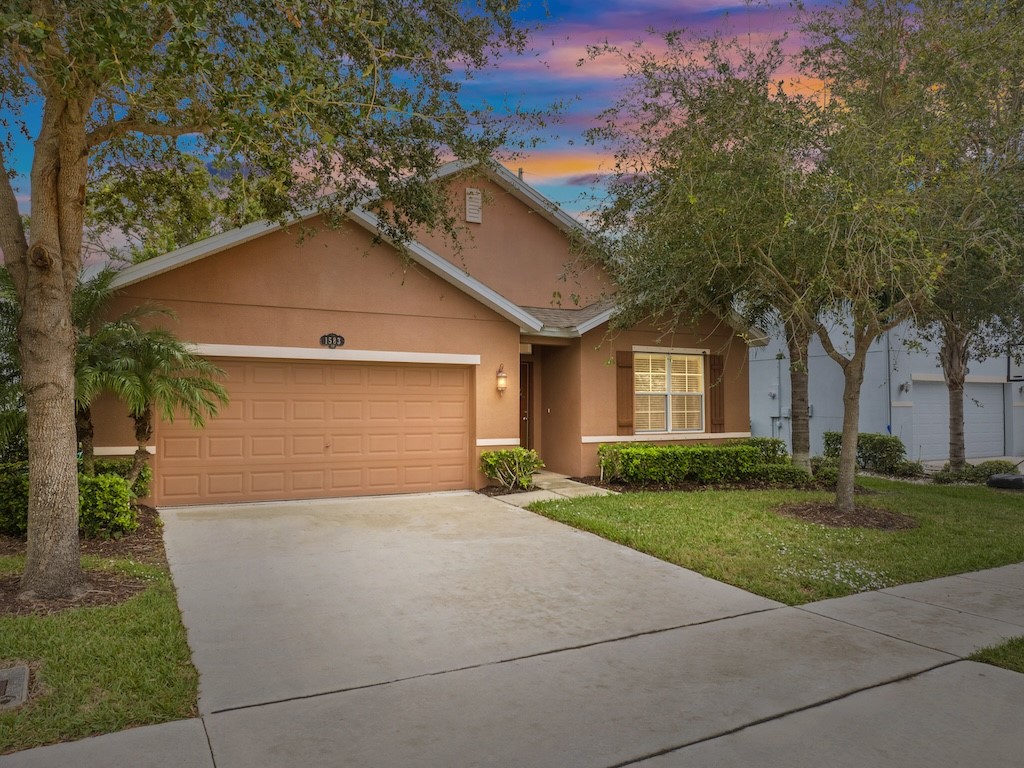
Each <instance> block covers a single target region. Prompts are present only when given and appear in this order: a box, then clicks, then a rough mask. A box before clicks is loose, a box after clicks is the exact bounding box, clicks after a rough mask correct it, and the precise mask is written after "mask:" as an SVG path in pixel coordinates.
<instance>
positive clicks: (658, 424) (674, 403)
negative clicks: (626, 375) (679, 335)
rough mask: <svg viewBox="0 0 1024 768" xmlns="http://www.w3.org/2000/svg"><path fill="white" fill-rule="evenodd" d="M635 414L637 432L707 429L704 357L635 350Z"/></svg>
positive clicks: (696, 430) (699, 430)
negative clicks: (705, 421) (705, 418)
mask: <svg viewBox="0 0 1024 768" xmlns="http://www.w3.org/2000/svg"><path fill="white" fill-rule="evenodd" d="M633 416H634V422H633V423H634V429H635V430H636V431H637V432H701V431H703V429H704V357H703V356H702V355H681V354H665V353H660V352H637V353H635V354H634V355H633Z"/></svg>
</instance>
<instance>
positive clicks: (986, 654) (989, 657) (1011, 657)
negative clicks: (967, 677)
mask: <svg viewBox="0 0 1024 768" xmlns="http://www.w3.org/2000/svg"><path fill="white" fill-rule="evenodd" d="M970 658H971V660H972V661H983V662H985V663H986V664H993V665H995V666H997V667H1003V668H1004V669H1012V670H1013V671H1014V672H1024V637H1015V638H1013V639H1012V640H1007V641H1006V642H1005V643H1003V644H1002V645H994V646H992V647H991V648H982V649H981V650H980V651H978V652H977V653H975V654H973V655H972V656H970Z"/></svg>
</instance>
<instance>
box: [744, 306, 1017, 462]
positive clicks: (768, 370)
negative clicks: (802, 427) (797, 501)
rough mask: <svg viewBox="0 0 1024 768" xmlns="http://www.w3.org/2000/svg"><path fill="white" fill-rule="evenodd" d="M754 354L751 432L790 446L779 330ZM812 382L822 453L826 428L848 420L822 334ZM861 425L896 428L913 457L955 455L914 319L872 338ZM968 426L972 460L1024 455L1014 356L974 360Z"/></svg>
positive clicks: (813, 351) (937, 382) (817, 450)
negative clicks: (844, 418) (776, 439)
mask: <svg viewBox="0 0 1024 768" xmlns="http://www.w3.org/2000/svg"><path fill="white" fill-rule="evenodd" d="M831 338H832V341H833V343H834V344H835V345H836V346H837V347H838V348H840V349H842V348H843V346H844V345H845V344H846V343H847V340H846V338H845V337H844V336H843V334H842V333H841V331H840V330H839V329H838V328H837V329H834V330H833V333H832V335H831ZM749 355H750V380H751V385H750V428H751V432H752V433H753V434H754V435H758V436H767V437H781V438H783V439H784V440H786V443H787V444H788V445H790V446H792V431H791V426H790V403H791V393H790V382H789V360H788V353H787V350H786V345H785V342H784V341H783V340H782V338H781V334H779V333H776V334H774V337H773V338H772V340H771V341H770V343H768V344H767V345H766V346H763V347H759V348H753V347H752V348H751V349H750V351H749ZM808 387H809V403H810V430H811V454H812V455H820V454H821V453H822V450H823V446H822V435H823V434H824V433H825V432H829V431H833V432H839V431H841V430H842V427H843V374H842V370H841V369H840V368H839V366H838V365H837V364H836V363H835V362H834V361H833V360H832V359H831V358H829V357H828V355H826V354H825V350H824V348H823V347H822V346H821V342H820V341H818V340H817V339H814V340H813V341H812V343H811V348H810V359H809V361H808ZM860 431H861V432H878V433H881V434H893V435H896V436H897V437H899V438H900V439H901V440H903V444H904V445H905V446H906V449H907V457H908V458H909V459H912V460H914V461H936V460H937V461H942V460H946V459H948V458H949V395H948V390H947V388H946V384H945V380H944V378H943V375H942V367H941V365H940V364H939V357H938V351H937V349H936V347H935V346H934V345H932V344H929V343H927V342H922V341H921V340H920V339H918V337H917V335H916V333H915V331H914V328H913V326H912V325H910V324H903V325H900V326H897V327H896V328H894V329H892V330H891V331H889V332H887V333H885V334H883V335H882V336H880V337H879V338H878V339H876V340H875V342H874V343H873V344H872V345H871V348H870V351H869V352H868V356H867V363H866V365H865V370H864V383H863V385H862V387H861V396H860ZM964 433H965V434H964V436H965V453H966V456H967V458H968V459H972V458H989V457H995V456H1015V455H1024V369H1022V368H1020V367H1019V366H1015V365H1014V364H1013V361H1012V359H1011V358H1010V357H1009V356H1006V355H1004V356H1001V357H994V358H989V359H987V360H972V361H971V362H970V364H969V366H968V373H967V381H966V383H965V391H964Z"/></svg>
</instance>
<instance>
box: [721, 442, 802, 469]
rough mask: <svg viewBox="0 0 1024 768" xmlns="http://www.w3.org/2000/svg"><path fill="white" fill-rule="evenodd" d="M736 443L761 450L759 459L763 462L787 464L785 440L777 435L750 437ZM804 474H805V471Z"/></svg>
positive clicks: (787, 453)
mask: <svg viewBox="0 0 1024 768" xmlns="http://www.w3.org/2000/svg"><path fill="white" fill-rule="evenodd" d="M738 445H749V446H752V447H754V448H757V449H758V450H759V451H760V452H761V461H762V463H764V464H788V463H789V451H787V450H786V441H785V440H782V439H781V438H778V437H750V438H747V439H746V440H743V441H742V442H740V443H738ZM804 474H807V473H806V472H805V473H804Z"/></svg>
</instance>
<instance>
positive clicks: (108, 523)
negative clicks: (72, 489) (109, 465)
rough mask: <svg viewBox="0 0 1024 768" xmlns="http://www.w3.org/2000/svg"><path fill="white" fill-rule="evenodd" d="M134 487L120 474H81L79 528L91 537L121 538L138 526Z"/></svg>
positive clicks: (79, 485)
mask: <svg viewBox="0 0 1024 768" xmlns="http://www.w3.org/2000/svg"><path fill="white" fill-rule="evenodd" d="M132 498H133V497H132V490H131V488H129V487H128V481H127V480H125V479H124V478H123V477H121V476H120V475H112V474H104V475H94V476H92V477H88V476H86V475H79V476H78V529H79V530H80V531H81V532H82V533H83V534H84V535H85V536H86V537H88V538H94V539H96V538H102V539H110V538H114V539H119V538H121V536H122V535H124V534H126V533H131V532H132V531H134V530H135V529H136V528H138V527H139V518H138V513H137V511H136V510H135V507H133V506H132Z"/></svg>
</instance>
